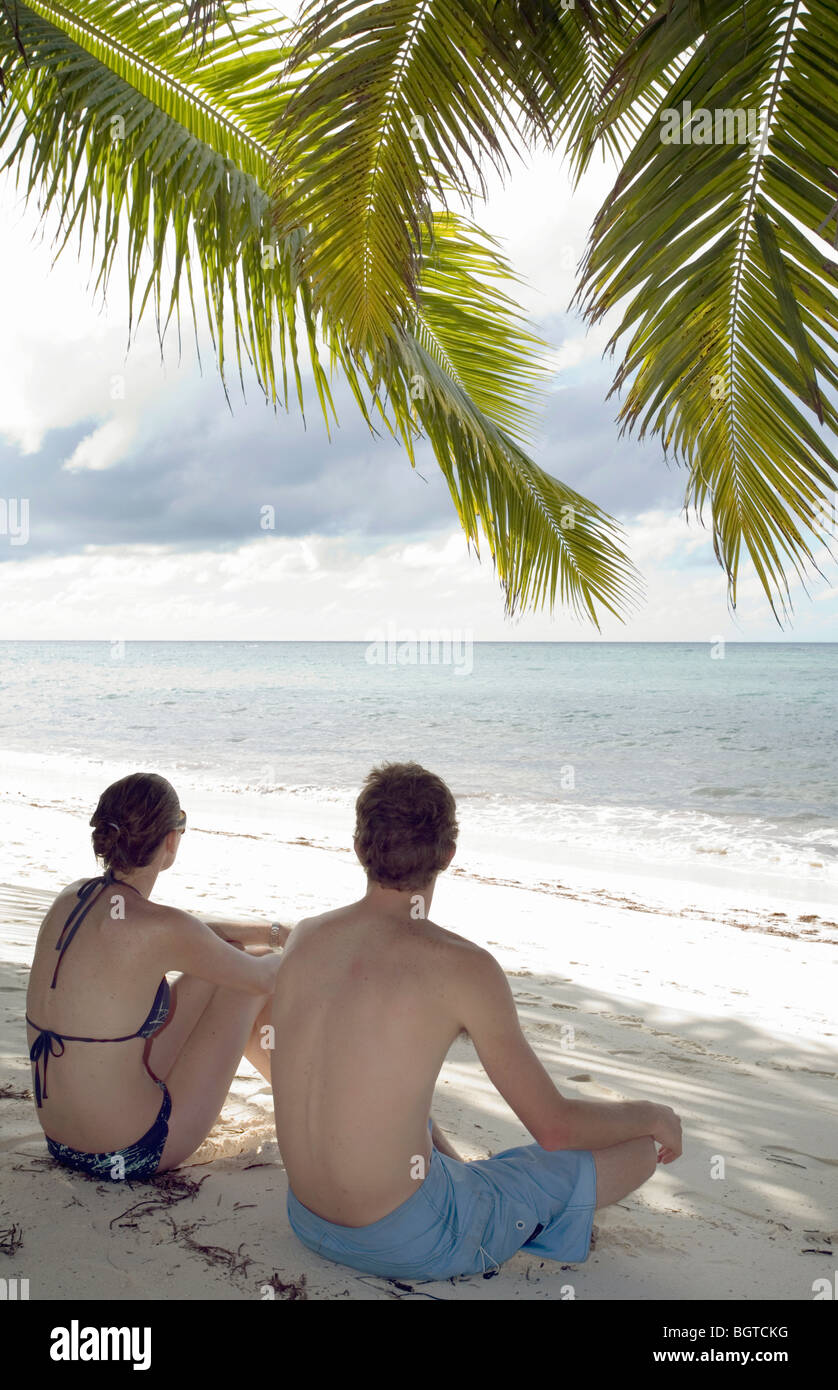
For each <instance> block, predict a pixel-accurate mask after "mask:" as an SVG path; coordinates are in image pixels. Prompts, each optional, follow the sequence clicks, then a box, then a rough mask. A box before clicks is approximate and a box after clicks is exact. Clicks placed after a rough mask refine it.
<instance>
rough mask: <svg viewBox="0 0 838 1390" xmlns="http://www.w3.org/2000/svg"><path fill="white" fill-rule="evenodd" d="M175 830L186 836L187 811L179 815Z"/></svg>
mask: <svg viewBox="0 0 838 1390" xmlns="http://www.w3.org/2000/svg"><path fill="white" fill-rule="evenodd" d="M174 829H175V830H179V831H180V833H181V835H185V834H186V812H185V811H181V813H180V815H179V817H178V822H177V825H176V826H174Z"/></svg>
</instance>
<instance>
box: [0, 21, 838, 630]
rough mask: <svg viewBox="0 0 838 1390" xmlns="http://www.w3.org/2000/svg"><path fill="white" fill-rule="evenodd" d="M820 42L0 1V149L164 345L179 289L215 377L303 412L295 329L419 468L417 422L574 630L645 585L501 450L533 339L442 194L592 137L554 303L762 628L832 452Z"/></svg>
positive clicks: (831, 277) (779, 30) (818, 534)
mask: <svg viewBox="0 0 838 1390" xmlns="http://www.w3.org/2000/svg"><path fill="white" fill-rule="evenodd" d="M187 13H188V14H189V15H190V16H191V18H192V21H193V24H194V25H196V26H197V27H198V28H199V29H200V30H201V31H202V38H201V40H200V41H198V40H196V38H195V36H194V33H193V32H191V31H190V29H189V27H188V25H187V24H186V23H185V18H186V15H187ZM836 39H838V18H836V16H835V12H834V7H833V5H832V3H831V0H747V3H745V4H744V5H743V4H742V3H741V0H667V3H666V4H665V5H661V6H656V5H655V3H654V0H640V4H633V5H629V4H628V3H627V0H577V3H576V4H565V3H564V2H563V0H386V3H382V0H321V3H316V4H315V3H311V4H309V5H308V6H307V7H306V9H305V11H304V14H303V16H302V19H301V22H300V25H299V27H298V28H297V29H296V30H294V31H293V32H292V31H290V30H289V29H288V28H287V27H286V26H284V25H281V24H279V23H277V21H276V17H275V14H274V13H273V12H270V11H266V12H254V11H253V10H252V9H251V8H250V7H249V6H244V5H238V4H237V5H229V6H225V5H220V4H205V3H194V4H191V5H189V6H186V5H184V4H182V3H181V4H176V3H159V4H146V5H143V6H137V5H135V4H133V3H128V0H82V3H77V4H73V5H55V4H39V3H31V4H14V5H12V4H5V3H0V70H2V72H3V74H4V82H5V105H4V108H3V111H2V113H0V145H2V146H3V147H4V148H5V151H6V160H7V163H8V164H9V165H12V166H15V167H17V169H18V170H19V173H20V174H21V175H22V176H24V177H25V179H26V182H27V187H28V188H29V189H30V191H34V190H37V191H38V193H39V196H40V199H41V202H42V205H43V206H44V207H48V206H51V205H52V206H57V207H58V208H59V210H60V212H61V214H62V219H63V225H64V229H65V234H69V232H70V231H72V229H73V227H77V228H79V229H81V228H82V227H83V226H84V225H85V224H87V225H88V226H89V227H90V228H91V230H92V232H93V240H94V245H95V248H96V254H97V256H98V258H99V277H100V280H105V279H106V278H107V275H108V273H109V271H110V268H111V266H112V263H113V258H114V254H115V252H116V249H117V247H118V246H124V247H125V249H126V251H127V253H128V259H129V277H130V284H131V290H132V297H133V296H134V295H135V294H136V296H137V297H138V299H139V308H140V311H142V308H143V307H144V306H145V304H146V303H147V301H148V300H149V299H150V298H151V299H153V302H154V304H155V310H156V313H157V315H158V320H159V322H160V324H161V330H162V328H163V327H164V326H165V324H166V323H167V322H168V321H169V319H170V318H171V317H172V316H173V315H177V314H178V313H179V306H180V302H181V299H182V298H183V297H184V296H186V297H187V298H188V300H189V302H190V303H191V306H192V311H193V314H194V313H196V312H197V311H196V302H195V301H196V296H195V295H194V293H193V289H194V285H195V282H196V280H197V279H200V282H201V289H202V296H201V297H202V298H203V300H204V303H205V308H206V313H207V317H208V320H209V324H210V329H211V332H212V335H213V339H214V342H215V344H216V348H217V352H218V356H219V362H220V366H221V369H222V373H223V371H224V363H225V330H227V331H230V329H231V330H232V333H233V337H234V342H235V353H236V360H237V361H238V364H239V368H240V370H241V369H242V366H243V354H245V353H246V354H247V356H248V357H249V358H250V360H251V361H252V362H253V364H254V367H255V370H256V372H257V375H258V378H259V380H260V382H261V384H262V385H263V387H264V389H265V391H266V393H267V394H268V396H269V397H270V398H273V399H276V397H277V396H278V395H281V396H282V397H283V398H284V400H285V401H286V403H287V397H288V382H287V374H288V368H289V366H290V368H291V370H292V371H293V374H294V379H295V383H296V389H297V395H298V397H299V399H300V401H301V403H302V398H303V386H302V370H301V361H300V354H299V339H300V337H301V335H304V336H305V339H306V342H307V347H308V357H309V360H310V363H311V369H312V371H313V374H314V381H315V386H316V389H317V391H318V395H319V399H320V403H321V408H322V409H323V412H324V414H325V415H326V417H327V420H328V415H329V412H330V410H333V406H332V403H331V396H330V393H329V378H328V377H327V374H326V371H325V369H324V367H323V365H322V363H321V353H324V354H328V357H329V361H330V364H331V367H332V368H333V369H334V368H339V369H340V371H341V372H342V373H343V374H344V376H345V377H346V379H347V380H348V382H349V385H350V387H351V389H352V391H353V393H354V395H355V398H356V400H357V402H358V405H359V407H360V408H361V410H362V412H363V414H364V416H365V418H366V419H367V420H368V421H369V422H370V424H372V422H373V417H374V416H377V417H378V418H379V419H380V420H383V421H384V423H385V425H386V427H387V428H388V429H389V430H390V431H391V432H392V433H393V434H394V436H395V437H397V438H398V439H400V440H401V441H402V443H403V445H404V446H405V448H406V451H407V454H408V457H409V458H410V459H411V461H413V459H414V451H415V443H416V440H417V438H419V437H420V436H424V437H426V438H427V439H428V440H429V441H430V444H431V446H432V448H433V450H434V453H435V456H436V459H437V462H438V463H439V466H440V468H441V469H442V471H443V474H444V476H445V478H446V480H447V483H448V486H449V488H450V491H451V494H452V498H453V501H454V504H455V507H456V509H457V513H458V516H459V518H460V521H461V524H462V526H463V529H464V531H465V533H466V535H467V537H468V539H469V541H470V543H472V544H473V545H474V546H475V548H477V549H479V547H480V545H481V544H483V543H486V544H487V545H488V548H489V550H490V553H491V555H492V557H493V561H494V564H495V567H496V570H497V573H498V577H499V579H500V581H501V583H502V585H503V588H504V591H505V594H506V603H507V608H508V609H509V610H510V611H512V610H515V609H516V608H519V607H523V606H533V605H538V604H541V603H545V602H546V603H548V604H551V605H552V604H553V603H555V602H556V601H561V602H564V603H566V604H568V605H569V606H571V607H572V608H573V609H574V610H575V611H576V612H577V613H579V614H581V615H583V616H585V617H587V618H590V619H592V620H593V621H594V622H598V621H599V619H600V617H601V615H602V614H603V612H610V613H618V614H619V613H620V612H623V611H625V609H626V607H627V606H629V605H630V604H631V603H632V601H633V599H634V598H635V596H636V594H637V592H638V589H637V581H636V576H635V574H634V571H633V569H632V567H631V564H630V562H629V560H628V558H627V556H626V555H625V553H624V551H623V549H622V548H621V541H620V533H619V529H618V528H617V527H616V525H615V524H614V522H613V521H612V520H611V519H610V518H608V517H607V516H605V515H604V514H603V513H602V512H600V511H599V509H598V508H597V507H596V506H594V505H593V504H592V503H590V502H588V501H586V500H585V499H584V498H582V497H580V496H578V495H577V494H575V493H572V492H571V491H569V490H568V489H566V488H565V487H563V485H562V484H561V483H559V482H558V481H557V480H556V479H554V478H551V477H549V476H548V475H547V474H545V473H544V472H543V471H542V470H541V469H539V468H538V467H537V465H536V464H535V463H534V461H533V460H532V459H531V458H530V457H529V456H528V454H527V453H526V452H525V450H526V448H527V447H528V446H527V438H528V433H529V431H530V430H531V428H532V410H533V406H534V404H535V403H536V401H537V397H538V393H539V390H540V388H541V387H542V386H543V385H544V383H545V381H546V371H545V366H544V357H543V348H544V344H542V343H541V342H540V341H539V340H538V339H537V338H536V337H535V336H534V335H533V334H532V333H531V332H530V331H529V329H528V328H527V326H526V324H525V323H524V322H523V320H522V318H521V316H520V314H519V313H518V311H517V309H516V306H515V303H514V299H513V298H512V297H511V296H510V294H509V293H507V291H509V290H510V289H511V287H512V286H513V285H514V276H513V275H512V272H511V269H510V267H509V265H508V264H507V263H506V261H505V260H504V259H503V257H502V256H501V255H500V253H499V250H498V248H497V246H496V245H495V244H494V243H492V242H491V240H490V239H489V238H487V237H486V236H485V235H484V234H483V233H481V232H480V230H479V229H478V228H477V227H476V226H475V225H474V223H473V222H471V221H470V220H467V219H466V218H465V217H463V216H459V215H455V213H453V212H451V211H446V207H447V206H448V205H449V204H450V202H451V200H452V199H453V198H457V199H458V200H462V199H463V198H465V199H469V198H472V197H473V196H474V195H479V194H480V193H481V191H482V189H483V181H482V172H481V171H482V167H483V166H484V164H485V162H486V161H489V162H491V163H493V164H494V165H495V166H497V167H498V168H500V169H504V168H505V167H507V161H508V156H509V154H510V153H511V152H512V151H513V150H516V149H517V150H520V149H521V148H522V147H525V146H527V144H528V143H530V142H531V141H532V140H534V139H536V140H543V141H548V142H550V143H553V144H555V143H557V142H559V141H561V142H563V143H564V144H565V145H566V147H567V150H568V154H569V156H570V159H571V161H572V164H573V166H574V168H575V169H576V171H577V172H579V171H581V170H582V169H583V168H584V167H585V165H586V163H587V162H588V161H589V159H590V158H591V155H592V152H593V151H594V150H595V148H596V147H597V146H598V144H600V143H604V144H605V145H606V146H608V147H609V148H610V149H611V151H612V152H617V153H619V154H620V156H621V157H623V158H624V164H623V168H622V170H621V173H620V175H619V177H618V179H617V182H616V184H615V187H614V189H613V191H612V193H611V195H610V197H609V198H608V199H607V201H606V203H605V205H604V207H603V208H602V210H601V212H600V214H599V216H598V218H597V220H596V223H595V225H594V228H593V231H592V236H591V242H590V246H589V251H588V255H587V258H586V261H585V264H584V267H583V275H582V280H581V283H580V287H579V302H580V304H581V305H582V307H583V309H584V311H585V313H586V314H587V316H588V318H589V319H590V320H591V321H596V320H598V319H600V318H601V317H602V316H603V315H604V314H605V313H606V312H608V311H615V310H617V311H619V312H620V314H621V319H620V322H619V324H618V327H617V329H616V331H615V333H614V336H613V338H612V347H613V346H614V345H615V344H616V343H617V342H618V341H619V340H620V339H621V338H623V337H624V335H627V336H628V345H627V347H626V349H625V355H624V357H623V360H622V362H621V364H620V366H619V368H618V371H617V376H616V379H615V389H616V388H618V387H620V388H623V387H624V388H625V390H626V395H625V400H624V404H623V407H622V410H621V419H622V420H623V424H624V428H633V427H635V426H636V427H638V429H639V432H640V434H641V435H642V434H644V433H646V432H650V431H651V432H652V433H654V434H658V435H660V436H661V438H662V440H663V443H664V447H665V448H667V449H670V448H671V449H672V451H673V452H674V454H675V456H676V457H677V458H678V459H679V460H681V461H683V462H684V463H685V464H686V467H687V469H688V485H687V504H688V505H694V506H695V507H696V508H697V509H698V511H699V512H700V513H701V512H702V510H703V509H705V508H708V509H709V511H710V513H711V517H712V526H713V536H714V541H715V546H716V553H717V555H718V557H719V560H720V562H721V563H722V565H723V566H724V568H725V571H726V573H727V576H728V582H729V590H730V596H731V600H732V602H733V603H735V601H736V594H737V583H738V579H739V574H740V567H741V562H742V558H743V555H745V554H747V555H748V556H750V558H751V560H752V561H753V564H754V566H755V568H756V572H757V574H758V575H759V578H760V580H761V583H762V585H763V588H764V590H765V592H766V594H767V596H768V598H769V600H770V602H771V604H772V606H773V607H774V610H775V612H777V613H778V615H782V614H783V613H784V612H786V611H787V609H788V599H789V586H788V576H789V575H790V574H791V573H797V574H799V575H803V574H804V573H805V572H806V569H807V567H810V566H811V565H812V564H814V562H815V549H814V547H815V545H816V544H817V542H818V541H826V540H828V535H829V523H830V508H831V505H832V497H833V493H832V489H833V488H834V484H835V474H836V469H838V465H837V464H836V461H835V458H834V456H833V454H832V452H831V450H830V448H829V445H828V443H827V432H828V431H834V429H835V426H836V407H835V387H836V385H838V382H837V381H836V372H837V371H838V368H836V360H837V359H836V351H835V349H836V342H837V341H838V340H837V339H836V333H838V313H836V296H835V277H836V264H838V254H835V253H833V251H832V250H831V249H830V246H829V244H828V242H827V241H826V240H825V233H826V230H827V229H828V228H829V227H830V217H836V194H837V193H838V177H837V176H836V168H838V72H836V69H835V65H834V62H833V61H832V58H831V54H832V53H833V52H834V51H835V42H836ZM740 112H741V113H742V118H743V120H744V121H745V135H744V136H743V137H742V138H739V135H738V125H737V122H738V121H739V114H738V113H740ZM751 112H752V113H753V115H754V116H756V115H757V113H759V115H760V119H761V124H760V130H759V139H758V140H752V141H749V140H748V139H747V138H746V137H747V121H748V119H749V114H748V113H751ZM716 113H721V125H719V124H718V122H717V120H716ZM705 117H706V118H707V119H705ZM728 117H729V120H728ZM707 120H709V123H710V124H709V130H710V134H709V137H707V138H705V133H706V130H707ZM719 131H720V132H721V133H720V134H719V133H718V132H719ZM728 131H731V132H732V134H731V135H730V138H728V134H727V132H728ZM676 133H677V141H676V138H675V137H676ZM836 240H838V233H836ZM146 253H149V255H148V260H147V261H146V259H145V258H146ZM146 264H150V266H151V271H150V274H149V275H148V277H147V279H146V281H145V283H144V284H140V277H141V274H142V273H143V267H144V266H145V265H146ZM280 371H281V374H282V385H281V388H280V386H279V384H278V380H279V373H280Z"/></svg>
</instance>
